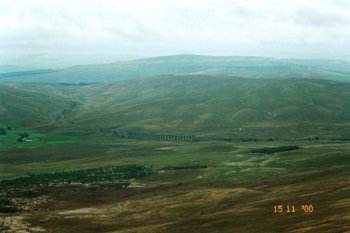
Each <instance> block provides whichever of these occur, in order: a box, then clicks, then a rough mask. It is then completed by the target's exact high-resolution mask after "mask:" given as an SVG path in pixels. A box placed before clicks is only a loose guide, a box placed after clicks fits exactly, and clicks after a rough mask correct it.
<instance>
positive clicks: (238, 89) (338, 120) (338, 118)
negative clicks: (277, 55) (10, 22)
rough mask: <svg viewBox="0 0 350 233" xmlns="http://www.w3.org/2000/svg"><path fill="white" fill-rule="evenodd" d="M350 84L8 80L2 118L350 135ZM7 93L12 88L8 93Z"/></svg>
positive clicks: (219, 132) (213, 131) (83, 129)
mask: <svg viewBox="0 0 350 233" xmlns="http://www.w3.org/2000/svg"><path fill="white" fill-rule="evenodd" d="M349 87H350V86H349V84H347V83H340V82H334V81H326V80H323V81H322V80H312V79H286V80H278V79H263V80H260V79H245V78H235V77H213V76H201V75H196V76H193V75H190V76H175V77H174V76H170V77H169V76H160V77H155V78H145V79H133V80H127V81H119V82H115V83H109V84H104V83H101V84H94V85H88V86H66V85H59V84H52V85H50V84H47V85H40V84H5V85H2V86H0V89H3V90H4V91H3V92H1V93H0V94H1V95H2V98H1V102H2V104H1V105H0V108H1V113H2V114H1V115H0V116H1V120H5V121H6V120H7V121H9V120H10V119H11V120H13V121H15V122H20V123H21V124H22V125H25V126H30V127H35V128H37V129H40V130H44V131H45V130H46V131H56V132H58V133H67V132H75V133H85V134H98V133H104V134H105V133H108V134H112V133H113V132H117V131H128V130H135V129H136V130H139V129H141V130H143V131H150V132H160V133H182V134H192V135H197V136H210V137H224V136H229V137H234V138H247V137H253V138H263V139H266V138H269V137H272V138H276V139H295V138H305V137H309V136H310V137H311V136H315V135H316V136H321V137H328V138H338V137H348V136H349V135H348V130H349V124H348V119H349V118H350V111H349V109H350V106H349V105H350V101H349V100H350V92H349V91H348V90H349ZM5 90H6V91H5Z"/></svg>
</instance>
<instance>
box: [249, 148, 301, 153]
mask: <svg viewBox="0 0 350 233" xmlns="http://www.w3.org/2000/svg"><path fill="white" fill-rule="evenodd" d="M299 149H301V147H300V146H277V147H264V148H259V149H254V150H251V152H252V153H259V154H274V153H277V152H283V151H291V150H299Z"/></svg>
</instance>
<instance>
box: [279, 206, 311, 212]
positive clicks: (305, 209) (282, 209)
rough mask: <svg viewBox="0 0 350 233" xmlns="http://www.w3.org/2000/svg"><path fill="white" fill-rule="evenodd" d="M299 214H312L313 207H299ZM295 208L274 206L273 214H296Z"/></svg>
mask: <svg viewBox="0 0 350 233" xmlns="http://www.w3.org/2000/svg"><path fill="white" fill-rule="evenodd" d="M300 209H301V212H303V213H312V212H314V207H313V205H301V208H300ZM296 210H297V208H295V205H274V206H273V212H274V213H296V212H297V211H296Z"/></svg>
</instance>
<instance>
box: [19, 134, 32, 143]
mask: <svg viewBox="0 0 350 233" xmlns="http://www.w3.org/2000/svg"><path fill="white" fill-rule="evenodd" d="M18 136H19V138H17V142H23V139H24V138H28V137H29V134H28V133H19V134H18Z"/></svg>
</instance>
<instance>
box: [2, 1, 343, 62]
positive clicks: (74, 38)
mask: <svg viewBox="0 0 350 233" xmlns="http://www.w3.org/2000/svg"><path fill="white" fill-rule="evenodd" d="M180 53H181V54H182V53H186V54H188V53H191V54H207V55H249V56H269V57H301V58H340V59H348V60H350V1H349V0H289V1H285V0H212V1H211V0H123V1H121V0H120V1H119V0H110V1H108V0H51V1H49V0H22V1H21V0H1V1H0V64H15V65H19V64H22V65H32V66H60V65H63V66H65V65H74V64H78V63H104V62H113V61H116V60H119V59H129V58H137V57H147V56H158V55H169V54H180Z"/></svg>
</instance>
